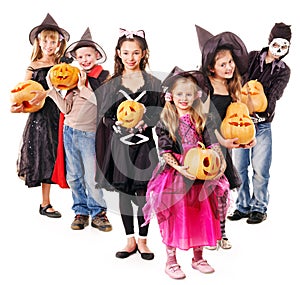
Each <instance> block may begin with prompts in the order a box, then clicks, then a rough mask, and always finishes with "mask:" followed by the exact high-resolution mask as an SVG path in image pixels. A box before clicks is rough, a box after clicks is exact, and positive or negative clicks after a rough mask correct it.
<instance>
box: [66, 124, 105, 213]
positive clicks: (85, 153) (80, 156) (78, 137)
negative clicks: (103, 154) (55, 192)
mask: <svg viewBox="0 0 300 285" xmlns="http://www.w3.org/2000/svg"><path fill="white" fill-rule="evenodd" d="M64 149H65V161H66V173H67V175H66V179H67V182H68V184H69V186H70V188H71V190H72V197H73V206H72V209H73V210H74V212H75V215H77V214H80V215H90V216H91V217H92V218H93V217H95V215H97V214H98V213H100V212H101V211H106V208H107V207H106V202H105V200H104V198H103V189H101V188H100V189H96V181H95V174H96V153H95V133H94V132H84V131H80V130H77V129H73V128H71V127H69V126H66V125H64Z"/></svg>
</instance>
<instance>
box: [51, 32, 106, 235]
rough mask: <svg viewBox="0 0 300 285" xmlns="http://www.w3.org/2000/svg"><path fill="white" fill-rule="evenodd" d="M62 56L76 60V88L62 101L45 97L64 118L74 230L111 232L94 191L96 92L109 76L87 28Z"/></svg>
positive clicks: (100, 194)
mask: <svg viewBox="0 0 300 285" xmlns="http://www.w3.org/2000/svg"><path fill="white" fill-rule="evenodd" d="M65 56H66V57H67V58H68V57H69V58H73V59H75V60H77V62H78V64H79V66H80V68H81V71H80V73H79V75H78V76H79V80H78V84H77V87H76V88H74V89H72V90H69V92H68V93H67V95H66V96H65V98H63V97H62V96H61V95H60V93H59V92H57V90H55V89H54V88H53V89H52V90H51V91H50V92H49V93H48V96H50V97H51V98H52V99H53V100H54V101H55V103H56V104H57V105H58V107H59V109H60V111H61V112H62V113H63V114H64V128H63V144H64V150H65V162H66V178H67V182H68V185H69V186H70V188H71V190H72V197H73V206H72V209H73V210H74V212H75V219H74V221H73V223H72V224H71V228H72V229H73V230H82V229H84V228H85V227H86V226H87V225H88V224H89V216H91V218H92V222H91V225H92V226H93V227H95V228H98V229H99V230H101V231H105V232H107V231H111V230H112V226H111V224H110V222H109V220H108V219H107V216H106V210H107V206H106V202H105V200H104V197H103V190H102V189H101V188H100V189H98V188H97V187H96V181H95V175H96V153H95V135H96V121H97V119H96V118H97V100H96V96H95V93H94V92H95V90H96V89H97V88H98V87H100V85H101V84H102V83H103V82H104V81H105V80H106V79H107V77H108V76H109V71H108V70H104V69H103V68H102V66H101V65H100V64H101V63H103V62H105V60H106V54H105V52H104V51H103V49H102V48H101V47H100V45H98V44H97V43H96V42H94V41H93V40H92V36H91V33H90V29H89V28H87V29H86V31H85V33H84V34H83V36H82V37H81V39H80V40H79V41H77V42H74V43H73V44H71V45H70V46H69V47H68V48H67V49H66V52H65Z"/></svg>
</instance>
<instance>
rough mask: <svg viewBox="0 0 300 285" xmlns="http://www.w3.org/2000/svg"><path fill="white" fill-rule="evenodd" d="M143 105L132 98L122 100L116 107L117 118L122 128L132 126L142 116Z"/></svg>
mask: <svg viewBox="0 0 300 285" xmlns="http://www.w3.org/2000/svg"><path fill="white" fill-rule="evenodd" d="M144 112H145V107H144V105H143V104H141V103H139V102H135V101H132V100H125V101H123V102H122V103H121V104H120V105H119V106H118V109H117V119H118V121H121V122H122V125H121V126H122V127H124V128H134V127H135V126H136V125H137V124H138V122H140V121H141V120H142V118H143V115H144Z"/></svg>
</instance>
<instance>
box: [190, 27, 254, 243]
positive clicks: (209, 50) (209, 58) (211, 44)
mask: <svg viewBox="0 0 300 285" xmlns="http://www.w3.org/2000/svg"><path fill="white" fill-rule="evenodd" d="M196 32H197V36H198V42H199V47H200V50H201V53H202V66H201V71H202V72H203V74H204V76H205V80H204V82H203V83H202V84H203V85H204V86H203V88H205V89H206V93H207V94H208V96H203V97H202V98H201V99H202V100H203V102H205V103H204V104H205V105H206V106H207V111H208V112H209V113H211V114H213V116H214V118H215V122H216V126H217V129H216V135H217V138H218V141H219V143H220V144H221V147H222V151H223V154H224V157H225V159H226V164H227V167H226V170H225V175H226V177H227V178H228V181H229V183H230V189H235V188H237V187H239V186H240V185H241V180H240V177H239V174H238V172H237V170H236V168H235V167H234V165H233V161H232V156H231V152H232V151H231V149H232V148H239V147H240V145H238V144H236V143H235V141H236V140H237V138H234V139H224V138H223V137H222V135H221V134H220V132H219V128H220V125H221V123H222V120H223V119H224V118H225V115H226V110H227V107H228V106H229V105H230V104H231V102H235V101H239V100H240V96H241V87H242V76H241V75H243V74H244V73H245V72H246V70H247V63H248V52H247V48H246V46H245V44H244V43H243V41H242V40H241V39H240V38H239V37H238V36H237V35H235V34H234V33H231V32H223V33H220V34H218V35H216V36H213V35H212V34H211V33H209V32H208V31H206V30H205V29H203V28H201V27H199V26H197V25H196ZM254 144H255V140H254V141H253V142H251V143H250V144H249V145H247V146H243V147H247V148H249V147H252V146H253V145H254ZM228 190H229V189H228ZM228 195H230V193H229V191H225V193H224V196H223V197H219V212H220V222H221V230H222V239H221V240H220V241H219V242H218V245H219V246H220V247H221V248H223V249H230V248H231V243H230V242H229V240H228V238H227V235H226V230H225V221H226V215H227V209H228V206H229V205H228V204H227V202H228ZM215 248H216V247H213V248H210V249H215Z"/></svg>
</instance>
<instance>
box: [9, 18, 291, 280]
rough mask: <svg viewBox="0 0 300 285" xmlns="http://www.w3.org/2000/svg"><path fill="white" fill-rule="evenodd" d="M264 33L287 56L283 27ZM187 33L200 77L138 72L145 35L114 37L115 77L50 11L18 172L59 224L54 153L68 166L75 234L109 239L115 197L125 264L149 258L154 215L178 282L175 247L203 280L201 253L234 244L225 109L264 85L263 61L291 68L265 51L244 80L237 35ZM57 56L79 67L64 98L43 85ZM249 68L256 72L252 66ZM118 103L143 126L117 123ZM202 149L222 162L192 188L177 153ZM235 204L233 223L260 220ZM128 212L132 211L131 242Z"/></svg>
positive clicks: (101, 56)
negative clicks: (94, 232) (91, 231)
mask: <svg viewBox="0 0 300 285" xmlns="http://www.w3.org/2000/svg"><path fill="white" fill-rule="evenodd" d="M276 25H277V26H276ZM276 25H275V26H276V28H278V24H276ZM279 25H280V27H283V29H285V30H284V31H286V28H288V29H289V26H287V25H285V24H283V23H280V24H279ZM282 25H284V26H282ZM272 31H273V35H272V38H271V39H270V42H272V46H273V47H274V46H276V45H277V44H281V47H282V48H284V46H285V45H286V44H287V43H286V42H284V41H283V39H285V41H287V42H289V40H290V37H289V38H288V37H285V34H284V33H283V32H282V30H280V32H281V33H280V32H278V31H277V30H276V31H275V30H274V28H273V30H272ZM196 32H197V36H198V41H199V47H200V50H201V53H202V65H201V69H200V70H191V71H184V70H181V69H180V68H179V67H175V68H174V69H173V70H172V71H171V73H170V74H169V75H168V76H167V77H166V78H165V79H164V80H163V82H161V80H160V79H158V78H156V77H155V76H153V75H152V74H150V73H149V72H148V71H147V67H148V63H149V62H148V60H149V49H148V44H147V41H146V38H145V32H144V31H143V30H139V31H127V30H125V29H120V35H119V38H118V41H117V45H116V48H115V56H114V59H115V65H114V72H113V74H112V75H110V72H109V71H108V70H105V69H103V67H102V65H101V64H102V63H104V62H105V60H106V54H105V52H104V51H103V49H102V48H101V46H100V45H99V44H98V43H96V42H95V41H93V40H92V36H91V32H90V30H89V28H87V29H86V31H85V33H84V34H83V36H82V38H81V39H80V40H79V41H76V42H74V43H73V44H71V45H70V46H69V47H66V43H67V41H68V40H69V37H70V36H69V34H68V32H67V31H65V30H64V29H62V28H60V27H59V26H58V25H57V23H56V22H55V21H54V19H53V18H52V17H51V15H49V14H47V16H46V18H45V20H44V21H43V23H42V24H41V25H39V26H37V27H35V28H34V29H32V31H31V32H30V36H29V38H30V43H31V44H32V45H34V52H33V54H32V58H31V60H32V61H31V64H30V67H29V68H28V71H27V73H26V79H33V80H36V81H38V82H40V83H42V84H43V87H44V89H45V91H39V92H38V91H37V92H36V96H35V98H34V99H33V100H32V102H31V103H32V104H35V103H37V102H39V101H40V100H42V99H44V98H46V102H45V105H44V107H43V108H42V109H40V110H39V111H37V112H34V113H30V114H29V116H28V120H27V124H26V126H25V129H24V133H23V144H22V146H21V151H20V156H19V158H18V175H19V176H20V177H21V178H23V179H25V184H26V185H27V186H28V187H36V186H40V185H42V203H41V204H40V210H39V211H40V214H41V215H46V216H48V217H51V218H59V217H61V214H60V212H58V211H57V210H55V209H54V208H53V207H52V205H51V203H50V186H51V184H53V183H54V182H53V179H52V175H53V170H54V168H55V167H56V163H57V160H58V159H57V158H58V156H57V154H58V153H60V154H61V155H63V162H64V164H65V171H66V176H65V177H66V182H67V183H66V185H67V186H66V187H69V188H70V189H71V191H72V198H73V205H72V209H73V210H74V213H75V219H74V221H73V222H72V224H71V228H72V229H73V230H81V229H84V228H85V227H86V226H88V225H89V217H90V216H91V225H92V226H93V227H95V228H98V229H99V230H101V231H106V232H107V231H110V230H112V225H111V224H110V222H109V220H108V218H107V216H106V212H107V205H106V201H105V198H104V191H105V189H106V190H113V191H117V192H118V193H119V210H120V215H121V219H122V223H123V226H124V231H125V234H126V238H127V241H126V245H125V247H124V248H123V249H122V250H120V251H118V252H116V257H117V258H127V257H129V256H130V255H132V254H134V253H136V252H139V253H140V255H141V258H143V259H145V260H152V259H153V258H154V253H153V252H152V251H151V250H150V249H149V248H148V246H147V235H148V229H149V223H150V220H151V218H152V217H153V215H155V216H156V218H157V221H158V224H159V228H160V233H161V236H162V241H163V243H164V244H165V245H166V255H167V261H166V266H165V272H166V274H167V275H168V276H170V277H171V278H173V279H182V278H185V273H184V272H183V271H182V269H181V266H180V265H179V264H178V262H177V259H176V249H182V250H188V249H193V258H192V261H191V265H192V267H193V268H194V269H195V270H198V271H200V272H202V273H211V272H214V269H213V267H212V266H211V265H209V263H208V262H207V261H206V260H205V259H204V258H203V249H204V248H205V247H207V248H211V249H212V248H216V247H217V246H220V247H222V248H224V249H229V248H231V244H230V242H229V240H228V238H227V236H226V231H225V219H226V216H227V209H228V200H229V196H230V190H231V189H236V188H239V187H240V186H241V185H242V186H241V187H243V186H244V185H245V184H246V182H247V181H245V178H244V177H242V179H241V178H240V172H238V170H240V171H242V170H241V169H240V168H241V167H239V169H238V170H237V169H236V167H235V163H234V162H233V159H232V149H234V150H236V149H239V150H241V148H240V146H239V145H238V144H236V143H235V141H236V139H230V140H228V139H227V140H226V139H224V138H223V137H222V136H221V134H220V132H219V128H220V124H221V122H222V120H223V118H224V117H225V113H226V109H227V107H228V106H229V104H230V103H231V102H235V101H239V98H240V95H241V94H240V92H241V86H242V82H243V80H244V78H246V76H247V80H248V79H250V78H253V77H258V79H260V80H261V81H264V76H263V75H260V76H259V75H258V74H257V73H258V72H259V70H258V67H260V72H262V70H263V67H264V65H267V66H268V67H266V69H267V70H268V72H270V74H271V77H272V76H273V73H274V72H277V70H278V69H280V68H281V69H282V68H283V66H284V68H285V69H284V71H285V72H287V71H289V69H288V67H287V66H286V65H285V64H284V63H283V62H281V60H280V59H281V57H283V56H284V55H285V54H286V53H285V54H282V53H281V54H279V55H276V54H275V53H273V54H272V53H270V54H269V53H267V55H265V54H264V57H263V58H266V59H269V60H270V58H271V57H272V56H271V55H273V61H271V62H270V61H267V62H266V63H264V62H262V61H257V62H256V63H252V65H251V69H254V70H255V72H256V74H255V75H251V74H250V75H249V73H248V52H247V49H246V47H245V45H244V43H243V42H242V40H241V39H240V38H239V37H238V36H236V35H235V34H233V33H231V32H224V33H221V34H218V35H216V36H213V35H212V34H210V33H209V32H208V31H206V30H205V29H203V28H201V27H199V26H196ZM278 33H279V35H278ZM276 39H277V41H276ZM267 50H268V49H265V50H264V51H266V52H267ZM287 50H288V49H287ZM250 54H251V53H250ZM62 58H63V59H64V60H67V61H68V62H69V61H70V59H72V60H76V61H77V62H78V64H79V66H80V69H81V70H80V73H79V74H78V84H77V87H75V88H73V89H71V90H68V91H67V92H65V93H63V92H61V91H60V90H58V89H56V88H54V87H53V86H52V84H51V80H50V79H49V75H48V71H49V69H50V68H51V67H52V66H53V65H55V64H57V63H58V62H59V61H60V60H61V59H62ZM260 58H261V57H260ZM272 62H274V63H272ZM269 63H271V64H269ZM254 64H258V67H255V68H254V67H253V65H254ZM268 64H269V65H268ZM269 66H270V67H272V70H269ZM278 76H279V75H278ZM286 76H287V77H286V79H287V80H286V81H285V82H284V83H282V84H279V87H280V88H281V93H280V92H279V91H278V93H277V95H276V96H277V97H276V98H277V99H279V97H280V96H281V95H282V92H283V90H284V88H285V86H286V84H287V82H288V75H286ZM274 81H275V79H274ZM279 87H278V86H277V90H278V89H279ZM268 88H270V89H271V87H270V86H269V87H268ZM272 88H273V87H272ZM274 88H275V87H274ZM266 91H267V93H266V94H267V96H269V97H268V99H269V102H273V103H274V102H275V101H276V100H275V99H270V98H273V97H272V96H273V95H272V94H271V93H270V94H269V93H268V91H269V90H268V89H266ZM268 94H269V95H268ZM126 100H127V101H135V102H139V103H140V104H142V105H143V108H144V114H143V118H142V120H140V121H139V122H138V123H137V125H136V126H134V127H132V128H127V127H125V126H123V124H124V122H121V121H120V120H119V119H118V116H117V112H118V107H119V106H120V104H121V103H122V102H124V101H126ZM274 109H275V106H273V107H270V111H273V113H266V114H267V115H268V116H269V117H267V116H266V115H265V116H264V117H266V121H267V122H269V123H270V120H271V119H270V118H271V117H273V116H274ZM11 111H12V112H15V113H17V112H22V106H11ZM266 112H267V111H266ZM256 115H257V114H256ZM258 115H262V117H263V114H258ZM268 118H269V119H268ZM262 122H263V123H265V121H262ZM257 125H258V124H257ZM153 129H155V131H156V135H157V144H156V141H155V138H154V137H153ZM199 142H202V143H204V145H205V146H206V147H207V148H211V149H213V150H215V151H216V152H217V153H218V155H219V157H220V170H219V173H218V174H217V176H216V177H215V178H214V179H213V180H199V179H197V178H196V177H195V176H194V175H192V174H191V173H190V172H189V169H188V167H187V166H184V158H185V154H186V153H187V151H188V150H190V149H191V148H193V147H196V146H197V145H198V143H199ZM259 144H260V142H259V140H258V139H257V138H255V139H254V140H253V141H252V142H251V143H249V145H246V146H245V145H244V146H243V148H242V151H245V152H246V151H247V152H249V151H250V150H253V149H254V148H259ZM61 146H62V147H63V149H62V151H60V152H59V148H60V147H61ZM157 150H158V151H157ZM237 165H240V164H238V163H237ZM265 179H267V178H265ZM58 184H59V185H60V183H58ZM62 185H63V184H62ZM248 190H249V187H248ZM240 191H242V190H240ZM246 196H247V195H246ZM247 200H249V198H248V199H247ZM251 201H252V202H253V201H254V198H252V199H251ZM247 202H248V201H247ZM243 203H244V202H243V201H242V200H241V198H240V197H239V203H238V208H237V210H236V211H235V212H234V215H233V216H231V220H238V219H239V218H238V217H237V215H240V216H239V217H240V218H244V217H249V219H250V218H252V221H253V219H255V218H256V221H257V219H258V216H257V215H258V214H257V213H260V214H261V215H265V212H260V211H259V208H258V206H257V204H256V206H255V204H253V205H252V204H251V205H252V206H253V207H254V210H253V211H252V210H251V209H250V206H249V205H247V207H248V208H247V207H246V205H245V209H247V211H246V210H244V209H242V207H241V205H243ZM265 203H266V202H265ZM134 205H136V206H137V215H136V216H137V222H138V238H137V239H136V237H135V229H134ZM255 207H256V208H255ZM264 210H265V211H266V207H265V208H264ZM250 213H252V214H250ZM255 213H256V214H255ZM260 217H261V216H260ZM249 223H251V221H250V222H249ZM253 223H255V222H253Z"/></svg>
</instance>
